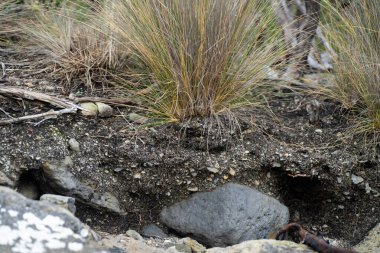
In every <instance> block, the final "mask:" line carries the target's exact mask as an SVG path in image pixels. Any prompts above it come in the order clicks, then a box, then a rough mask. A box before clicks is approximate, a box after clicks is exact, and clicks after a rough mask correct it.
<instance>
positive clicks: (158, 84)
mask: <svg viewBox="0 0 380 253" xmlns="http://www.w3.org/2000/svg"><path fill="white" fill-rule="evenodd" d="M105 8H106V11H105V13H106V15H105V16H104V20H105V22H107V23H108V24H109V26H110V28H111V29H112V30H113V31H115V32H116V33H117V34H118V36H119V38H120V40H121V41H122V42H123V44H124V45H125V46H126V47H127V48H130V50H131V53H132V54H133V55H134V57H135V58H136V59H138V60H139V61H141V62H142V63H143V64H144V65H145V66H146V68H147V71H146V73H148V74H147V78H148V80H149V81H150V83H151V85H150V87H148V89H146V90H145V91H149V92H144V93H143V94H144V95H143V99H144V100H145V102H146V103H147V105H148V107H149V110H150V111H151V112H153V113H154V114H155V115H156V117H159V118H162V119H167V120H168V121H183V120H186V119H191V118H196V117H209V116H215V115H218V114H220V113H222V112H227V111H230V110H231V109H232V108H234V107H236V106H240V105H242V104H244V103H246V102H247V100H246V99H245V98H246V94H247V92H248V91H250V90H251V91H252V94H254V95H253V96H251V98H252V97H258V96H259V95H261V94H262V92H263V91H264V90H265V85H266V83H265V82H264V78H265V76H266V73H265V69H267V68H268V66H273V64H274V63H276V62H277V61H278V60H279V59H280V58H281V57H282V56H283V55H284V53H283V51H284V46H283V41H282V37H281V29H280V28H279V27H278V26H277V25H276V21H275V20H276V19H275V16H274V12H273V10H272V9H271V6H270V3H269V2H268V1H265V0H255V1H251V0H236V1H230V0H218V1H211V0H191V1H189V0H176V1H173V0H120V1H108V2H106V5H105Z"/></svg>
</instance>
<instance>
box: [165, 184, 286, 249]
mask: <svg viewBox="0 0 380 253" xmlns="http://www.w3.org/2000/svg"><path fill="white" fill-rule="evenodd" d="M160 219H161V221H162V222H163V223H164V224H165V225H167V226H168V227H170V228H172V229H174V230H176V231H177V232H178V233H180V234H182V235H191V237H192V238H194V239H196V240H197V241H199V242H200V243H202V244H204V245H206V246H211V247H214V246H222V247H223V246H229V245H234V244H238V243H240V242H243V241H247V240H254V239H263V238H267V237H268V234H270V233H272V232H275V231H277V230H278V229H279V228H281V227H282V226H283V225H285V224H287V223H288V221H289V211H288V208H287V207H286V206H284V205H282V204H281V203H280V202H279V201H277V200H276V199H274V198H272V197H269V196H267V195H265V194H262V193H260V192H258V191H257V190H255V189H252V188H249V187H246V186H242V185H238V184H234V183H228V184H226V185H224V186H222V187H219V188H217V189H216V190H214V191H213V192H206V193H198V194H194V196H193V197H191V198H190V199H188V200H184V201H182V202H179V203H177V204H174V205H173V206H171V207H169V208H165V209H164V210H162V212H161V214H160Z"/></svg>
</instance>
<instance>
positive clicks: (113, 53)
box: [25, 2, 128, 92]
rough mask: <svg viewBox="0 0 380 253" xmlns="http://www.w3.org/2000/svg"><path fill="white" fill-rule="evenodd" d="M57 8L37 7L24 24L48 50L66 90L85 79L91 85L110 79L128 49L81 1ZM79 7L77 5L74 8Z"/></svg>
mask: <svg viewBox="0 0 380 253" xmlns="http://www.w3.org/2000/svg"><path fill="white" fill-rule="evenodd" d="M70 3H71V5H70V6H69V5H63V6H61V7H60V8H58V9H48V8H44V7H40V8H37V9H35V19H34V21H33V22H32V23H31V24H26V25H25V31H26V33H27V34H28V35H29V37H30V40H31V41H32V42H33V43H34V45H35V46H36V47H37V48H38V49H40V51H42V52H44V53H45V54H46V65H47V66H48V68H49V72H51V73H52V74H53V77H55V78H57V79H59V80H61V81H62V83H63V84H64V89H65V92H68V91H70V90H73V89H74V88H75V87H76V85H77V84H79V83H84V84H85V85H86V86H87V87H88V88H90V89H92V88H93V87H94V84H96V83H103V84H104V83H107V82H108V81H109V79H110V77H111V76H112V74H113V71H116V70H120V69H123V68H124V67H125V65H126V60H127V58H128V56H127V55H128V53H127V52H126V51H125V48H121V47H119V46H118V44H117V43H116V42H115V40H114V37H113V36H112V34H111V33H112V32H111V31H110V30H109V29H108V28H107V27H105V26H102V24H100V23H99V25H98V26H97V28H96V29H95V28H94V26H95V24H97V23H98V22H99V21H98V20H97V19H96V17H95V14H91V12H90V8H87V9H86V10H87V11H88V13H83V11H81V9H80V10H78V8H81V7H82V6H80V5H75V4H73V2H70ZM75 7H78V8H75Z"/></svg>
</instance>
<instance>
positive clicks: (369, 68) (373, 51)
mask: <svg viewBox="0 0 380 253" xmlns="http://www.w3.org/2000/svg"><path fill="white" fill-rule="evenodd" d="M324 7H325V10H324V11H325V16H326V19H327V21H328V24H329V26H328V27H326V28H327V29H326V30H327V33H328V38H329V39H330V41H331V43H332V45H333V46H334V47H335V49H336V51H337V53H338V55H337V57H336V58H335V59H334V63H335V64H334V75H335V81H336V85H335V86H334V87H333V88H329V89H323V90H322V92H323V93H325V94H327V95H329V96H331V97H333V98H335V99H337V100H338V101H339V102H341V104H342V105H343V106H344V107H345V108H348V109H352V110H353V111H354V115H352V117H353V122H354V124H353V127H352V132H351V134H365V135H368V134H370V135H371V136H375V139H377V138H378V137H377V136H378V135H379V134H380V22H379V20H380V8H379V6H378V3H377V1H372V0H363V1H352V2H351V4H350V5H349V6H348V7H346V8H336V7H333V6H332V5H331V3H330V2H328V1H325V2H324Z"/></svg>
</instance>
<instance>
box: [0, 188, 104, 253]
mask: <svg viewBox="0 0 380 253" xmlns="http://www.w3.org/2000/svg"><path fill="white" fill-rule="evenodd" d="M0 221H1V222H0V235H1V236H0V252H2V253H31V252H33V253H66V252H67V253H73V252H78V253H90V252H91V253H96V252H98V253H100V252H104V253H109V251H108V250H101V249H100V248H99V247H98V245H96V244H95V242H94V240H93V238H92V236H91V232H90V231H89V230H88V229H87V228H86V226H85V225H84V224H82V223H81V222H80V221H79V219H77V218H76V217H74V216H73V215H72V214H71V213H70V212H69V211H67V210H65V209H63V208H61V207H59V206H55V205H50V204H47V203H43V202H40V201H35V200H30V199H27V198H25V197H24V196H22V195H21V194H19V193H17V192H15V191H13V190H11V189H9V188H6V187H0Z"/></svg>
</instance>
